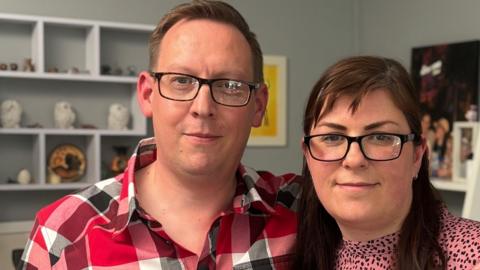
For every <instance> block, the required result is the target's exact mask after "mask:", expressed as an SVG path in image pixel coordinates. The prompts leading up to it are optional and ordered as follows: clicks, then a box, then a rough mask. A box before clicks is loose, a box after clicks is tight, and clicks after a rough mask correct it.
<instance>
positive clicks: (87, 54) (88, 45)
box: [44, 22, 98, 75]
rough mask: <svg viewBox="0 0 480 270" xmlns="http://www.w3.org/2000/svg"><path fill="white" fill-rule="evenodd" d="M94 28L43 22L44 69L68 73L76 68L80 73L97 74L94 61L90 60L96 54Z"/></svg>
mask: <svg viewBox="0 0 480 270" xmlns="http://www.w3.org/2000/svg"><path fill="white" fill-rule="evenodd" d="M96 29H97V28H95V27H94V25H81V24H66V23H51V22H48V23H45V26H44V32H45V34H44V50H45V66H44V71H45V72H49V71H50V70H51V69H53V68H56V69H57V71H58V72H59V73H70V72H69V71H72V69H73V68H77V69H78V71H80V72H82V74H83V72H87V73H86V74H94V75H95V74H97V73H96V71H97V69H96V68H95V64H96V63H94V61H92V60H91V59H95V56H96V47H95V43H96V40H98V30H96ZM97 51H98V50H97Z"/></svg>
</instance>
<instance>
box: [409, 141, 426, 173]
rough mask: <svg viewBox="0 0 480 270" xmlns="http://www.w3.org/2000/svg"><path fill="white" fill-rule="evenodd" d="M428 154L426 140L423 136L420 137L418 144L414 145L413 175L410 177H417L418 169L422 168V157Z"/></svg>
mask: <svg viewBox="0 0 480 270" xmlns="http://www.w3.org/2000/svg"><path fill="white" fill-rule="evenodd" d="M427 153H428V145H427V140H426V139H425V136H424V135H422V136H421V137H420V144H419V145H416V146H415V148H414V163H413V165H414V173H415V175H412V177H414V178H415V177H416V176H417V175H418V172H419V171H420V167H421V166H422V159H423V155H425V154H427Z"/></svg>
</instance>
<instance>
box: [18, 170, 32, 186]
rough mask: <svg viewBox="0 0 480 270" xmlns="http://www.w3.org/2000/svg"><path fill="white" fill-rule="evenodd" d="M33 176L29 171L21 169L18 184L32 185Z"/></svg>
mask: <svg viewBox="0 0 480 270" xmlns="http://www.w3.org/2000/svg"><path fill="white" fill-rule="evenodd" d="M31 181H32V175H31V174H30V172H29V171H28V170H27V169H21V170H20V171H19V172H18V174H17V182H18V183H19V184H22V185H27V184H30V182H31Z"/></svg>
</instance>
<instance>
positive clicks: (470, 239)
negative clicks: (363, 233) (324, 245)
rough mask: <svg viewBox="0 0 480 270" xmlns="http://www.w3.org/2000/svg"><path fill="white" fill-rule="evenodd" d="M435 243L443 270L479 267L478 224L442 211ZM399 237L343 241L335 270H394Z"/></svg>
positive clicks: (479, 235)
mask: <svg viewBox="0 0 480 270" xmlns="http://www.w3.org/2000/svg"><path fill="white" fill-rule="evenodd" d="M440 222H441V223H442V224H441V227H440V236H439V243H440V246H441V247H442V249H443V250H444V254H445V257H446V259H447V269H468V270H470V269H472V268H473V266H475V265H476V264H480V222H477V221H473V220H468V219H463V218H459V217H456V216H453V215H452V214H450V213H449V212H448V211H447V210H446V209H445V210H444V211H443V213H442V215H441V221H440ZM398 239H399V233H394V234H390V235H387V236H383V237H381V238H378V239H375V240H370V241H367V242H358V241H349V240H344V241H343V243H342V246H341V248H340V249H339V250H338V252H337V263H336V269H345V270H347V269H356V270H360V269H362V270H363V269H365V270H367V269H368V270H377V269H382V270H384V269H395V268H396V261H395V258H394V257H395V256H394V255H395V250H396V248H397V242H398Z"/></svg>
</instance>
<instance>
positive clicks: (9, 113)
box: [0, 99, 23, 128]
mask: <svg viewBox="0 0 480 270" xmlns="http://www.w3.org/2000/svg"><path fill="white" fill-rule="evenodd" d="M22 112H23V109H22V106H21V105H20V103H18V101H16V100H13V99H7V100H5V101H4V102H2V114H1V115H0V116H1V118H2V127H4V128H19V127H20V120H21V119H22Z"/></svg>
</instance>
